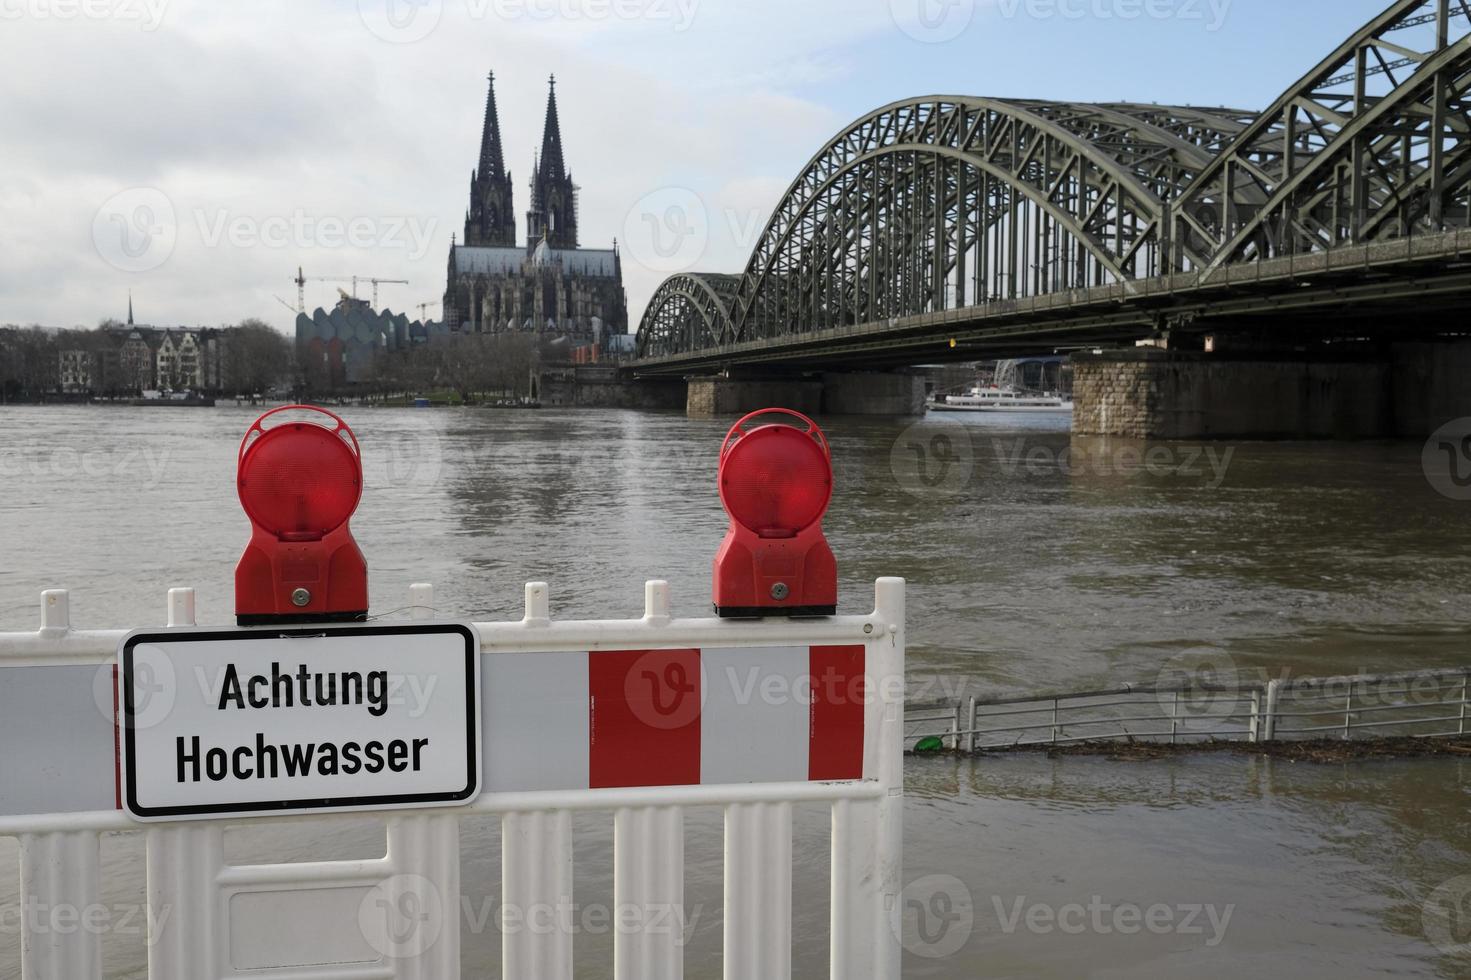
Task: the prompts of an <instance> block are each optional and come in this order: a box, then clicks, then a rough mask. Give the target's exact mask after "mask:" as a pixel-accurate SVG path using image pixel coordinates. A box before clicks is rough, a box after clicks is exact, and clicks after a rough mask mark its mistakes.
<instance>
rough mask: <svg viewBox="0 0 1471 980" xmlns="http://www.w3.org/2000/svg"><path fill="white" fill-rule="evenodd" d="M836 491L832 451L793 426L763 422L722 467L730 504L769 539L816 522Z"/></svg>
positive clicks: (730, 508) (723, 491)
mask: <svg viewBox="0 0 1471 980" xmlns="http://www.w3.org/2000/svg"><path fill="white" fill-rule="evenodd" d="M832 490H833V473H832V466H831V465H830V463H829V462H828V458H827V454H826V453H824V452H823V450H822V447H821V446H819V445H818V444H817V441H816V440H814V439H813V438H812V437H811V436H810V435H807V434H806V433H804V432H802V431H801V430H799V429H795V428H792V427H791V426H789V425H767V426H762V427H761V428H759V429H756V430H754V431H752V432H750V433H748V434H747V435H745V436H743V437H741V438H740V439H739V440H738V441H736V443H735V444H734V445H733V446H731V448H730V451H729V452H728V453H727V454H726V456H725V460H724V461H723V463H722V465H721V468H720V499H721V500H722V501H723V502H724V503H725V509H726V510H727V511H728V512H729V513H730V516H731V517H732V518H734V519H735V520H736V522H737V523H739V524H741V525H743V526H744V527H746V528H748V529H749V530H752V531H755V532H756V533H757V534H759V535H760V536H761V537H763V538H790V537H793V536H795V535H796V534H797V532H798V531H801V530H803V529H804V528H807V527H809V526H810V525H812V524H813V523H815V522H816V521H817V520H819V519H820V518H821V517H822V514H823V512H824V511H825V510H827V504H828V501H829V500H830V499H831V498H832Z"/></svg>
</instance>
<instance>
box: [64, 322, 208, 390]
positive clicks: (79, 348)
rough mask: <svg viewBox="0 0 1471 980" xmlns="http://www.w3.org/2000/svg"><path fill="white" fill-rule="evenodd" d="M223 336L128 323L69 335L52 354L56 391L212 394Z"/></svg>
mask: <svg viewBox="0 0 1471 980" xmlns="http://www.w3.org/2000/svg"><path fill="white" fill-rule="evenodd" d="M228 332H229V331H228V330H227V329H222V328H216V327H198V328H183V327H174V328H170V327H151V326H144V325H133V324H128V325H124V326H106V327H102V328H100V329H98V330H95V331H90V332H87V333H81V334H71V335H69V339H70V340H71V341H72V342H71V343H70V344H62V345H61V349H60V350H59V351H58V352H57V357H58V358H59V362H60V363H59V364H58V368H59V372H58V374H59V377H58V380H59V387H60V389H61V391H62V393H63V394H69V395H81V394H95V395H103V394H122V393H129V392H141V391H149V390H158V391H218V390H220V389H221V388H223V387H224V377H223V372H224V360H225V357H224V355H225V348H226V346H227V341H226V335H227V334H228Z"/></svg>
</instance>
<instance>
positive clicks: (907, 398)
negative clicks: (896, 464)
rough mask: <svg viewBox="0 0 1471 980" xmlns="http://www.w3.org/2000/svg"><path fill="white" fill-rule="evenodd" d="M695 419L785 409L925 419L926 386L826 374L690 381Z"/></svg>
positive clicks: (894, 376)
mask: <svg viewBox="0 0 1471 980" xmlns="http://www.w3.org/2000/svg"><path fill="white" fill-rule="evenodd" d="M687 384H688V397H687V400H686V404H685V413H686V414H687V415H688V416H689V417H690V418H720V417H722V416H727V415H744V414H746V413H747V412H754V411H756V410H757V409H762V408H771V407H773V406H780V407H782V408H791V409H795V410H796V411H799V412H802V413H804V414H806V415H900V416H902V415H922V414H924V410H925V408H924V401H925V383H924V378H923V377H921V376H919V375H917V374H906V373H888V372H878V371H875V372H848V373H836V372H832V373H826V374H821V375H813V376H802V377H764V378H763V377H726V376H724V375H719V376H712V377H695V378H689V379H688V381H687Z"/></svg>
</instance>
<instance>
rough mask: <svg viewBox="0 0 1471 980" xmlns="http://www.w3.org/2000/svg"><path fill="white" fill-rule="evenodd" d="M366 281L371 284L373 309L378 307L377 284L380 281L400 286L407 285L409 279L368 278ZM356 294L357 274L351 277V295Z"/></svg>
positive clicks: (354, 295)
mask: <svg viewBox="0 0 1471 980" xmlns="http://www.w3.org/2000/svg"><path fill="white" fill-rule="evenodd" d="M367 281H368V282H370V283H372V284H373V309H375V310H376V309H377V308H378V284H379V283H380V282H383V283H396V284H398V285H400V286H407V285H408V284H409V281H408V280H407V279H371V278H370V279H368V280H367ZM357 294H358V277H357V276H353V277H352V295H353V298H357Z"/></svg>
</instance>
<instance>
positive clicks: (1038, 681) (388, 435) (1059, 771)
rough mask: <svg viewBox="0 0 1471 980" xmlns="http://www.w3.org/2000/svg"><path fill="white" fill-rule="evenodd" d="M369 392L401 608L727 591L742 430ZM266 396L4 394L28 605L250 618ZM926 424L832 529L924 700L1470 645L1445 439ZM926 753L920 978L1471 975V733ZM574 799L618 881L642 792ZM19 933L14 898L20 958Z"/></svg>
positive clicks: (112, 888) (126, 898) (297, 841)
mask: <svg viewBox="0 0 1471 980" xmlns="http://www.w3.org/2000/svg"><path fill="white" fill-rule="evenodd" d="M344 414H345V416H346V418H347V419H348V421H349V422H350V423H351V424H352V425H353V426H354V428H355V430H356V431H357V433H358V435H359V437H360V439H361V440H362V441H363V445H364V458H365V466H366V469H367V485H366V489H365V493H364V497H363V502H362V506H361V507H360V509H359V511H358V515H357V517H355V518H354V521H353V530H354V534H355V536H356V538H357V540H358V542H359V543H360V545H361V546H362V549H363V551H364V553H365V554H366V555H367V557H368V562H369V568H370V582H371V592H372V605H373V611H374V612H375V614H390V613H393V612H394V611H396V610H400V609H401V608H402V607H403V606H404V605H405V604H406V602H407V593H408V586H409V585H410V584H411V583H413V582H422V581H428V582H433V583H434V585H435V588H436V604H437V605H438V606H439V608H440V611H441V613H442V614H443V615H444V616H447V617H456V618H475V619H504V618H515V619H519V618H520V615H521V604H522V585H523V583H524V582H525V581H527V580H529V579H537V580H545V581H547V582H549V583H550V584H551V594H552V607H553V610H552V611H553V615H554V616H556V617H558V618H626V617H634V616H637V615H640V614H641V612H642V583H643V581H644V580H646V579H650V578H665V579H668V580H669V581H670V582H671V583H672V591H673V597H674V605H675V611H676V614H684V615H703V614H705V611H706V610H707V608H708V602H709V586H710V571H709V562H710V558H711V556H712V554H713V552H714V550H715V547H716V545H717V544H718V542H719V539H720V537H721V534H722V532H723V530H724V523H725V521H724V516H723V514H722V512H721V509H720V504H719V501H718V499H717V497H716V494H715V490H714V471H715V454H716V451H717V449H718V447H719V443H720V439H721V437H722V436H723V434H724V430H725V428H726V425H727V423H723V422H703V421H694V420H689V419H686V418H685V417H684V416H683V415H682V414H678V413H637V412H572V411H559V410H550V409H544V410H541V411H497V410H490V409H463V410H451V409H444V410H438V409H436V410H418V411H414V410H387V409H379V410H374V409H351V408H350V409H346V410H344ZM252 417H253V413H252V410H250V409H244V408H241V409H236V408H219V409H213V410H206V409H126V408H88V407H55V408H53V407H40V408H25V407H20V408H17V407H7V408H4V409H0V629H10V630H14V629H32V628H34V627H35V624H36V622H37V620H38V617H39V608H38V594H39V592H40V590H41V589H43V588H58V587H62V588H69V589H71V590H72V615H73V620H74V623H75V624H76V625H78V626H94V627H123V626H145V625H155V624H159V623H161V622H162V621H163V616H164V596H165V592H166V590H167V589H168V588H169V587H170V586H180V585H189V586H193V587H194V588H195V589H196V590H197V591H198V603H199V619H200V622H201V623H228V622H230V621H231V618H232V605H231V602H232V578H231V575H232V570H233V565H234V562H235V560H236V558H237V557H238V556H239V553H240V551H241V549H242V548H243V546H244V544H245V541H246V538H247V535H248V524H247V522H246V520H245V518H244V515H243V514H242V512H241V511H240V507H239V503H238V501H237V500H236V498H235V494H234V482H233V477H234V466H235V454H236V451H237V448H238V442H239V438H240V436H241V435H242V434H243V432H244V430H245V428H246V426H247V425H248V424H249V422H250V420H251V418H252ZM912 422H913V420H909V421H898V420H860V419H832V420H829V421H828V422H827V426H828V432H829V434H830V437H831V439H832V444H833V450H834V455H835V460H836V466H837V488H836V493H835V496H834V500H833V506H832V510H831V513H830V516H829V518H828V520H827V522H826V528H827V531H828V537H829V540H830V541H831V543H832V546H833V549H834V551H835V552H836V554H837V556H838V559H839V570H840V588H841V596H840V605H841V606H842V607H843V610H844V611H845V612H854V613H856V612H864V611H867V610H868V609H869V608H871V603H872V598H873V597H872V582H873V579H874V578H876V577H878V576H880V575H899V576H903V577H905V578H906V579H908V580H909V583H910V584H909V599H908V609H909V616H910V621H909V641H910V649H909V673H910V688H911V694H912V696H914V697H917V698H939V697H964V696H969V695H975V696H977V697H982V698H984V697H998V696H1007V695H1014V694H1025V693H1034V692H1041V691H1048V692H1050V691H1055V690H1069V689H1074V690H1076V689H1086V688H1090V687H1099V686H1107V685H1111V684H1117V683H1120V682H1127V681H1146V682H1147V681H1150V680H1152V679H1154V677H1155V676H1156V675H1157V674H1158V673H1159V671H1160V669H1161V665H1162V664H1164V663H1166V662H1168V661H1170V660H1171V659H1172V658H1178V657H1180V656H1182V655H1188V654H1192V653H1203V654H1208V655H1209V656H1211V657H1212V658H1213V660H1214V662H1216V663H1218V664H1221V663H1225V664H1233V665H1234V666H1235V667H1237V668H1238V669H1240V670H1243V671H1247V672H1256V671H1266V672H1270V673H1271V674H1272V675H1273V676H1276V675H1277V674H1278V673H1279V672H1280V671H1282V670H1284V669H1289V670H1291V671H1293V672H1295V673H1302V674H1325V673H1352V672H1355V671H1358V670H1360V669H1367V670H1375V671H1378V670H1408V669H1416V668H1421V667H1446V666H1461V665H1464V664H1465V663H1466V662H1467V644H1466V641H1465V637H1466V636H1467V633H1468V629H1471V604H1468V603H1467V601H1466V586H1467V582H1468V581H1471V502H1464V501H1454V500H1450V499H1447V498H1446V497H1445V496H1443V495H1441V494H1440V493H1437V492H1436V490H1435V489H1434V488H1433V487H1432V485H1431V483H1430V482H1429V481H1428V480H1427V478H1426V475H1425V472H1424V470H1423V468H1422V464H1421V446H1420V445H1419V444H1418V443H1415V444H1411V443H1390V442H1384V443H1377V442H1376V443H1359V444H1347V445H1345V444H1309V443H1267V444H1253V443H1242V444H1232V443H1228V444H1220V445H1208V446H1185V445H1178V444H1164V445H1159V446H1153V447H1149V446H1140V445H1138V444H1132V443H1119V442H1100V441H1096V440H1091V441H1090V440H1083V439H1077V440H1074V439H1073V438H1072V437H1071V436H1070V435H1069V433H1068V431H1067V423H1066V420H1065V419H1058V418H1055V417H1046V416H1039V417H1025V416H1009V417H1008V416H998V417H982V418H977V417H974V416H950V417H942V418H935V419H933V420H932V421H930V422H928V423H926V424H925V425H924V426H923V427H922V428H920V429H918V430H912V429H910V425H911V424H912ZM0 778H3V776H0ZM906 782H907V791H908V802H907V806H906V813H905V854H904V861H905V868H904V877H905V881H906V882H907V883H910V891H907V892H906V896H909V897H915V898H918V899H919V900H920V901H921V903H922V904H925V906H926V907H927V908H931V909H936V910H940V911H942V912H944V913H945V916H946V918H945V920H944V921H943V922H942V923H941V925H942V926H943V928H942V929H939V930H938V931H936V930H935V929H930V930H928V931H927V932H926V934H925V936H924V937H921V938H920V939H919V940H917V941H916V940H914V939H913V937H912V936H911V937H910V941H908V942H907V946H908V948H909V952H907V953H906V957H905V975H906V976H913V977H957V978H970V977H981V976H985V977H1049V978H1050V977H1057V978H1063V977H1078V976H1092V977H1177V976H1199V977H1223V978H1224V977H1233V978H1234V977H1240V976H1248V975H1253V974H1255V975H1259V976H1283V975H1291V976H1294V977H1298V978H1316V977H1324V978H1327V977H1335V978H1336V977H1345V976H1367V975H1394V976H1402V977H1464V976H1471V948H1468V947H1466V946H1464V945H1461V946H1458V945H1457V943H1461V944H1464V943H1466V942H1467V941H1468V940H1471V935H1467V927H1468V926H1471V911H1468V914H1467V915H1466V916H1464V917H1463V920H1457V921H1454V922H1452V923H1451V924H1450V936H1451V940H1454V941H1449V940H1447V938H1446V929H1445V928H1441V929H1440V930H1439V931H1437V930H1436V929H1434V928H1432V929H1431V930H1430V932H1431V934H1430V935H1427V931H1426V925H1425V921H1424V919H1425V912H1424V910H1425V906H1426V902H1427V900H1428V899H1429V898H1431V896H1432V894H1433V893H1436V889H1438V888H1440V889H1442V890H1441V892H1439V893H1438V894H1440V895H1441V896H1444V895H1445V894H1447V892H1446V890H1445V889H1446V888H1449V889H1450V892H1449V893H1450V894H1453V896H1454V897H1455V898H1456V899H1457V900H1458V901H1459V902H1460V903H1461V904H1462V907H1463V908H1466V909H1468V910H1471V878H1466V879H1461V876H1466V875H1471V759H1468V760H1466V761H1457V760H1448V761H1447V760H1419V761H1375V762H1363V763H1352V764H1344V765H1338V764H1335V765H1309V764H1303V763H1299V764H1296V765H1293V764H1291V763H1285V762H1283V761H1281V760H1270V759H1248V758H1238V757H1234V756H1224V755H1207V756H1201V757H1196V758H1189V759H1182V760H1167V761H1152V762H1114V761H1107V760H1100V759H1082V758H1071V759H1052V760H1050V759H1046V758H1044V757H1030V756H1029V757H1016V758H1010V757H1008V758H985V759H981V760H978V761H974V762H973V761H969V760H955V759H949V758H946V759H912V760H910V762H909V763H908V766H907V768H906ZM825 820H826V818H825V814H824V812H823V810H822V808H821V807H817V808H805V807H804V808H799V813H798V817H797V832H798V839H797V844H796V848H795V853H796V860H797V873H796V875H795V884H794V907H795V917H796V922H795V924H794V935H795V936H796V937H797V940H796V943H795V948H794V963H795V974H796V975H797V976H814V975H824V974H823V964H824V963H825V957H826V951H827V895H826V882H827V860H828V859H827V840H826V835H825V827H826V823H825ZM688 826H689V830H688V835H689V846H688V874H689V879H690V881H689V885H688V890H687V896H686V904H687V915H688V919H689V945H688V955H687V974H686V975H687V976H689V977H692V978H703V977H716V976H719V972H720V955H721V954H720V943H721V936H720V903H721V890H720V861H721V850H720V815H719V813H718V812H715V811H711V812H704V811H701V812H698V813H696V814H694V815H692V817H691V818H690V820H689V825H688ZM576 827H577V830H578V837H579V842H578V846H577V853H576V862H577V870H576V873H577V898H578V902H579V903H580V904H581V903H588V904H589V905H592V904H597V903H611V900H612V884H611V875H612V868H611V853H610V849H609V847H608V843H609V841H610V839H611V817H610V816H609V815H606V814H586V815H579V816H578V817H577V820H576ZM376 833H377V830H376V828H375V827H373V826H371V825H370V823H368V822H362V821H356V822H353V823H351V824H350V825H349V827H348V828H347V829H339V830H337V831H335V832H334V833H332V834H331V835H330V836H323V835H322V834H321V831H320V830H313V829H311V828H307V827H303V826H302V825H299V824H286V825H282V826H280V827H271V828H268V829H266V830H251V831H249V832H243V833H242V834H241V835H240V836H239V838H238V839H236V840H235V841H234V842H233V843H232V846H233V847H235V848H236V849H237V850H236V851H235V852H234V853H237V854H238V855H239V856H240V857H241V859H242V860H250V859H261V857H262V855H266V854H271V855H275V856H276V858H277V859H279V855H280V854H281V852H282V851H283V850H284V851H286V852H288V853H289V854H293V855H296V856H298V858H300V857H304V856H308V855H309V856H313V857H317V856H327V857H335V856H347V857H354V856H362V855H364V854H372V853H374V851H373V848H374V846H375V844H374V841H375V834H376ZM377 846H378V848H379V851H378V853H381V842H380V843H378V845H377ZM141 847H142V844H141V841H139V840H138V839H137V836H136V835H117V836H110V837H109V838H107V840H106V841H105V845H104V856H105V861H106V862H107V867H108V869H109V870H113V871H117V872H118V873H117V874H113V875H110V876H109V881H108V884H107V893H106V896H105V897H106V901H107V902H108V903H109V905H110V906H112V907H115V908H119V909H121V908H124V907H127V906H129V905H130V903H142V902H143V893H142V883H141V878H140V877H139V876H138V874H137V871H136V868H137V861H138V859H139V856H140V854H141ZM464 850H465V857H464V888H465V891H466V898H465V908H464V909H463V910H462V911H463V912H464V914H465V916H466V918H465V921H464V925H463V928H464V930H465V938H464V949H465V956H466V975H467V976H468V975H474V976H498V975H499V954H498V949H499V937H498V936H497V935H496V931H495V926H494V922H495V917H494V914H493V912H490V910H491V909H492V907H493V903H494V902H495V901H496V900H497V899H498V896H499V878H498V867H499V857H498V855H499V831H498V828H497V826H496V822H495V821H494V820H488V819H487V820H477V821H471V822H469V823H467V825H466V829H465V831H464ZM14 866H15V862H14V846H13V844H12V843H11V842H0V910H3V909H5V908H6V906H7V905H10V906H12V907H13V905H14V903H15V902H16V901H17V898H16V892H17V887H16V884H15V879H16V876H15V874H14ZM1443 886H1444V887H1443ZM937 896H939V897H942V898H944V899H945V902H944V903H942V904H939V905H937V904H935V902H934V899H935V898H936V897H937ZM1146 916H1147V917H1148V918H1145V917H1146ZM1144 921H1147V922H1148V923H1149V924H1148V925H1147V926H1141V924H1140V923H1141V922H1144ZM131 925H132V928H131V930H130V929H125V928H123V927H122V926H120V925H119V926H118V928H116V929H114V930H112V931H111V932H110V933H109V934H108V935H107V936H106V937H105V940H104V949H105V954H106V955H107V957H108V963H107V972H108V975H109V976H125V977H129V976H140V975H141V971H142V969H143V964H144V962H145V960H144V956H145V953H144V949H143V941H142V938H141V934H140V933H139V931H138V927H139V925H140V924H139V923H138V922H133V923H132V924H131ZM612 942H613V939H612V936H611V934H609V933H608V932H607V931H606V930H604V931H599V930H598V929H597V928H596V927H595V925H594V926H592V927H589V928H585V929H583V931H582V932H581V933H580V934H579V936H578V939H577V951H578V975H579V976H588V977H610V976H611V975H612V974H611V968H610V967H609V966H608V964H609V962H610V956H611V950H612ZM18 949H19V935H18V930H17V929H16V927H15V923H14V921H13V918H11V917H7V916H5V915H4V914H0V977H8V976H12V975H14V971H15V970H16V969H17V965H16V964H17V962H18ZM517 980H519V978H517Z"/></svg>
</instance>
